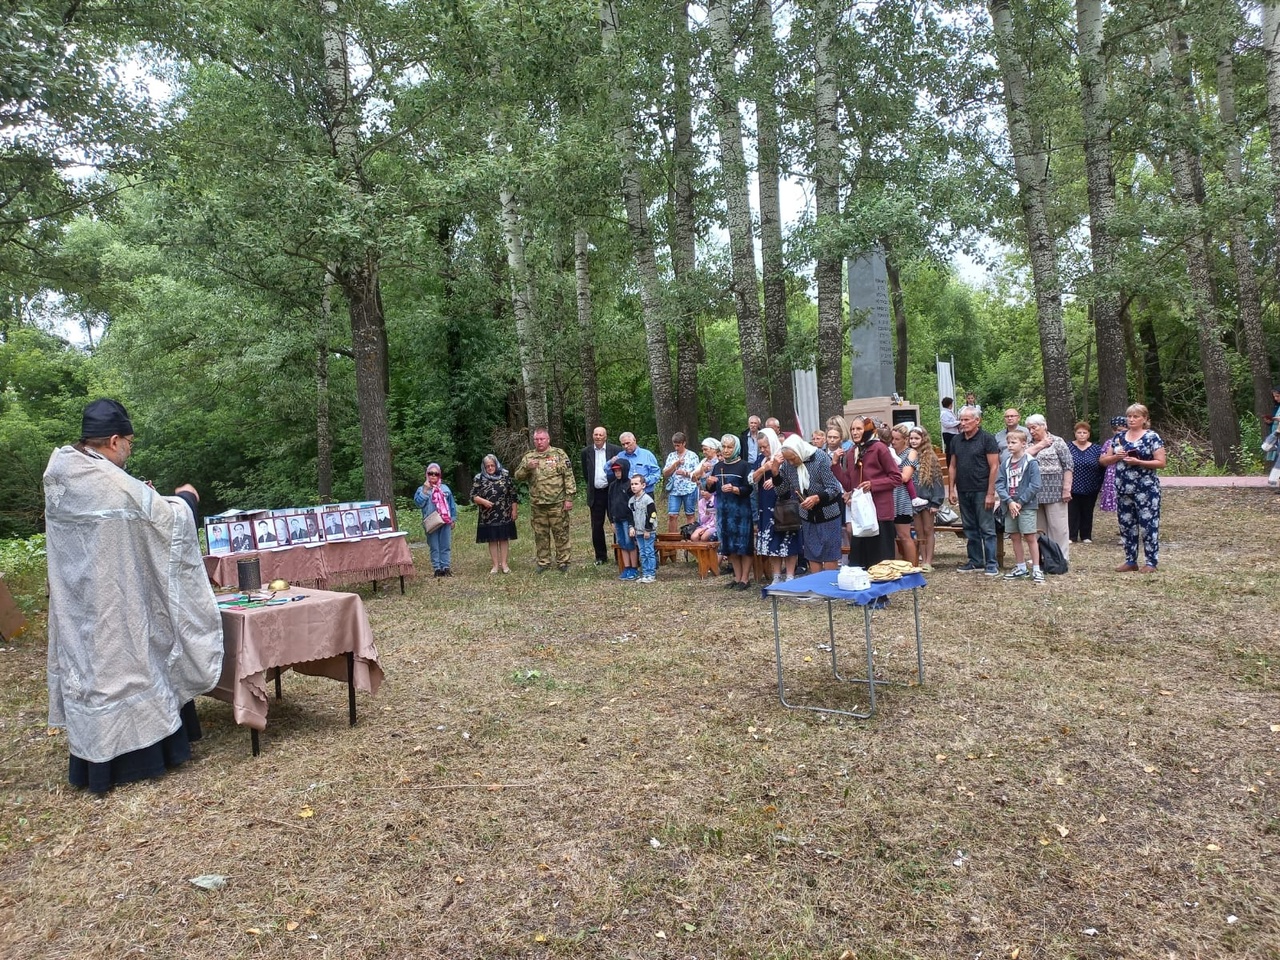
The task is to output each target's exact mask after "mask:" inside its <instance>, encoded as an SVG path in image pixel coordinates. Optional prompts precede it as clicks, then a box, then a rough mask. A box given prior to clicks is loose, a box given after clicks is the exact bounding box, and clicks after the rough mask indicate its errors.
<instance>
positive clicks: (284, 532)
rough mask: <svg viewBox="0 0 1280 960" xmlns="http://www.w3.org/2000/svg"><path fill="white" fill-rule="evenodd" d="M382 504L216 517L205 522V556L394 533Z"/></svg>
mask: <svg viewBox="0 0 1280 960" xmlns="http://www.w3.org/2000/svg"><path fill="white" fill-rule="evenodd" d="M394 529H395V528H394V527H393V526H392V523H391V508H390V507H388V506H387V505H386V504H376V505H369V504H366V505H355V504H330V505H329V506H326V507H305V508H301V509H297V510H272V511H270V512H269V513H268V512H266V511H254V512H251V513H239V514H236V515H234V516H228V515H226V514H220V515H219V516H216V517H209V518H208V519H207V520H205V524H204V533H205V539H206V542H207V543H208V544H209V555H210V556H213V557H220V556H224V555H226V554H229V553H244V552H245V551H249V550H273V549H276V548H278V547H291V546H296V545H299V544H318V543H324V542H326V541H332V540H359V539H360V538H361V537H377V536H382V535H383V534H387V533H392V532H394Z"/></svg>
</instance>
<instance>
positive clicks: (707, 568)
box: [613, 533, 720, 579]
mask: <svg viewBox="0 0 1280 960" xmlns="http://www.w3.org/2000/svg"><path fill="white" fill-rule="evenodd" d="M654 548H655V550H656V551H657V554H658V562H659V563H670V562H671V561H672V560H673V559H675V555H676V554H677V553H680V552H681V551H684V552H685V553H689V554H692V555H693V558H694V559H695V560H696V561H697V562H698V576H699V578H703V579H705V578H706V577H708V576H714V575H715V574H717V573H719V572H720V561H719V559H718V558H717V555H718V553H719V550H720V544H719V542H717V541H715V540H682V539H681V538H680V534H678V533H660V534H658V542H657V543H655V544H654ZM613 558H614V560H615V561H616V562H617V564H618V572H619V573H621V572H622V571H623V570H624V569H626V567H625V564H624V561H623V559H622V549H621V548H620V547H619V546H618V545H617V544H616V543H615V544H614V545H613Z"/></svg>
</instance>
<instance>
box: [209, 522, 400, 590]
mask: <svg viewBox="0 0 1280 960" xmlns="http://www.w3.org/2000/svg"><path fill="white" fill-rule="evenodd" d="M250 557H257V558H258V562H259V564H260V567H261V571H262V582H263V584H268V583H270V582H271V581H272V580H287V581H288V582H289V583H290V584H304V585H306V586H311V587H317V588H319V589H321V590H328V589H330V588H332V587H345V586H348V585H350V584H353V583H363V582H365V581H372V582H373V583H374V584H375V585H376V584H377V582H378V581H379V580H385V579H387V578H388V577H399V578H400V591H401V592H402V593H403V592H404V578H405V577H412V576H413V575H414V572H415V571H414V569H413V556H412V555H411V554H410V553H409V542H408V538H407V537H406V536H405V535H404V534H402V533H394V534H390V535H385V536H380V537H363V538H361V539H359V540H331V541H328V542H327V543H308V544H298V545H297V546H293V547H278V548H276V549H274V550H246V551H244V552H242V553H228V554H224V555H222V556H218V557H205V558H204V569H205V572H206V573H207V574H208V575H209V579H210V580H211V581H212V582H213V583H214V584H215V585H217V586H220V587H236V586H238V585H239V583H240V578H239V575H238V574H237V572H236V563H237V561H240V560H246V559H248V558H250Z"/></svg>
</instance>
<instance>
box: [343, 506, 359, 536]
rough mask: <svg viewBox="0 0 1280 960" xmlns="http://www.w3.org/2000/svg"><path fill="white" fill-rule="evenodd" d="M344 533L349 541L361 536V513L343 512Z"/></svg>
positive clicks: (355, 511) (356, 511) (354, 511)
mask: <svg viewBox="0 0 1280 960" xmlns="http://www.w3.org/2000/svg"><path fill="white" fill-rule="evenodd" d="M342 532H343V534H344V535H345V536H346V538H347V539H348V540H350V539H352V538H354V537H358V536H360V512H359V511H358V510H343V511H342Z"/></svg>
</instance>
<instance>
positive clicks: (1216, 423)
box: [1167, 24, 1240, 467]
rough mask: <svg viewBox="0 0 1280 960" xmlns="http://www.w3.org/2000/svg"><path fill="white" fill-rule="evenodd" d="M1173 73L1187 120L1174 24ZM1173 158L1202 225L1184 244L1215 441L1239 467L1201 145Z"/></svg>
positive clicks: (1187, 94) (1219, 457)
mask: <svg viewBox="0 0 1280 960" xmlns="http://www.w3.org/2000/svg"><path fill="white" fill-rule="evenodd" d="M1167 30H1168V57H1167V66H1168V68H1169V72H1168V76H1169V80H1170V83H1171V84H1172V86H1173V92H1174V96H1175V98H1176V103H1177V105H1178V106H1179V107H1180V108H1181V113H1182V116H1183V118H1184V122H1186V118H1194V117H1196V115H1197V113H1198V108H1197V106H1196V99H1195V92H1194V90H1193V89H1192V87H1191V67H1190V64H1189V62H1188V60H1189V54H1188V50H1187V40H1186V36H1185V35H1184V34H1182V32H1181V31H1179V30H1178V28H1177V27H1176V26H1174V25H1172V24H1171V25H1170V26H1169V27H1168V28H1167ZM1171 141H1172V145H1171V150H1170V156H1169V161H1170V162H1169V168H1170V172H1171V173H1172V176H1173V188H1174V194H1175V196H1176V197H1177V201H1178V203H1179V205H1181V206H1182V207H1183V208H1184V210H1185V211H1186V214H1187V216H1186V220H1187V222H1188V223H1192V224H1196V225H1197V226H1196V227H1195V228H1193V229H1192V230H1191V232H1190V234H1189V235H1188V236H1187V239H1186V241H1185V242H1184V243H1183V248H1184V250H1185V251H1186V257H1187V275H1188V277H1189V278H1190V281H1191V301H1192V302H1191V304H1190V306H1191V308H1192V311H1193V312H1194V314H1195V318H1196V335H1197V338H1198V340H1199V344H1200V366H1201V369H1202V370H1203V371H1204V391H1205V399H1206V401H1207V405H1208V408H1209V424H1208V426H1209V440H1210V443H1211V444H1212V445H1213V461H1214V463H1216V464H1217V465H1218V466H1220V467H1222V466H1234V465H1235V458H1236V448H1237V447H1238V446H1239V443H1240V426H1239V424H1238V423H1237V421H1236V416H1235V408H1234V405H1233V402H1232V398H1231V379H1230V375H1229V373H1228V371H1227V360H1226V353H1225V351H1224V349H1223V346H1222V331H1221V329H1220V328H1219V325H1218V316H1217V309H1216V298H1215V295H1214V288H1213V273H1212V269H1211V267H1210V264H1209V250H1210V238H1209V236H1208V235H1207V232H1206V231H1205V230H1203V229H1201V228H1200V226H1199V225H1200V224H1202V223H1203V218H1204V211H1203V209H1202V207H1203V203H1204V171H1203V168H1202V167H1201V165H1200V157H1199V154H1198V153H1197V151H1196V149H1194V148H1193V147H1192V146H1191V145H1189V144H1188V143H1187V139H1186V137H1185V136H1179V135H1177V134H1176V133H1175V135H1174V136H1173V137H1172V138H1171Z"/></svg>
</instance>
